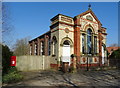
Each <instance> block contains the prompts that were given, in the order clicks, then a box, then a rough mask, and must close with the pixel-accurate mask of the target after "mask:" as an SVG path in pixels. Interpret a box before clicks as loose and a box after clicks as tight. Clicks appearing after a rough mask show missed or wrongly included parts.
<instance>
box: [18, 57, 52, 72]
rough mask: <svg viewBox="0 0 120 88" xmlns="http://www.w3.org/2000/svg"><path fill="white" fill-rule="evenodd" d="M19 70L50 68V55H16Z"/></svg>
mask: <svg viewBox="0 0 120 88" xmlns="http://www.w3.org/2000/svg"><path fill="white" fill-rule="evenodd" d="M16 67H17V69H18V70H19V71H33V70H45V69H49V68H50V56H17V63H16Z"/></svg>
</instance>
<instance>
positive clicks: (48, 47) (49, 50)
mask: <svg viewBox="0 0 120 88" xmlns="http://www.w3.org/2000/svg"><path fill="white" fill-rule="evenodd" d="M48 55H50V39H49V40H48Z"/></svg>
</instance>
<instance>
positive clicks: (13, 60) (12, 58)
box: [10, 56, 16, 66]
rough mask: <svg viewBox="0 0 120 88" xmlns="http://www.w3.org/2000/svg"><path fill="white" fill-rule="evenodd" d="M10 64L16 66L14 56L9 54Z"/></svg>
mask: <svg viewBox="0 0 120 88" xmlns="http://www.w3.org/2000/svg"><path fill="white" fill-rule="evenodd" d="M10 59H11V64H10V66H16V56H11V58H10Z"/></svg>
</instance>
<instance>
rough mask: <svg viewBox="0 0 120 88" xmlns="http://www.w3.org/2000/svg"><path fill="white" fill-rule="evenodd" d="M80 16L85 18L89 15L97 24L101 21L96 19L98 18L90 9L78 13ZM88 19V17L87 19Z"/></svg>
mask: <svg viewBox="0 0 120 88" xmlns="http://www.w3.org/2000/svg"><path fill="white" fill-rule="evenodd" d="M78 16H79V17H80V18H84V19H87V17H88V16H89V17H91V18H92V19H93V22H97V23H98V24H101V22H100V21H99V20H98V18H97V17H96V15H95V14H94V13H93V11H92V10H87V11H86V12H84V13H82V14H80V15H78ZM87 20H88V19H87Z"/></svg>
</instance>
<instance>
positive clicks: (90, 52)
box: [87, 28, 92, 54]
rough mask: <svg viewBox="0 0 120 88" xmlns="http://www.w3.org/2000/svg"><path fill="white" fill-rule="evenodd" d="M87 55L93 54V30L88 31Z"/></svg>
mask: <svg viewBox="0 0 120 88" xmlns="http://www.w3.org/2000/svg"><path fill="white" fill-rule="evenodd" d="M87 53H88V54H92V30H91V29H90V28H89V29H88V30H87Z"/></svg>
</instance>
